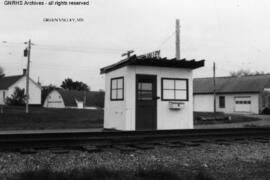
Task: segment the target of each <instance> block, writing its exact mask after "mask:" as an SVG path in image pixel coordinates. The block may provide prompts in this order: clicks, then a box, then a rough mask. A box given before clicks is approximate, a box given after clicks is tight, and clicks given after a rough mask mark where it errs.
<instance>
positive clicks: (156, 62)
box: [100, 55, 205, 74]
mask: <svg viewBox="0 0 270 180" xmlns="http://www.w3.org/2000/svg"><path fill="white" fill-rule="evenodd" d="M204 61H205V60H200V61H195V60H190V61H187V60H185V59H181V60H176V59H175V58H174V59H170V60H168V59H167V58H140V57H137V56H136V55H134V56H132V57H130V58H128V59H124V60H122V61H119V62H117V63H115V64H112V65H109V66H106V67H103V68H101V69H100V74H104V73H108V72H111V71H114V70H116V69H119V68H121V67H124V66H128V65H131V66H133V65H140V66H154V67H167V68H185V69H196V68H199V67H202V66H204Z"/></svg>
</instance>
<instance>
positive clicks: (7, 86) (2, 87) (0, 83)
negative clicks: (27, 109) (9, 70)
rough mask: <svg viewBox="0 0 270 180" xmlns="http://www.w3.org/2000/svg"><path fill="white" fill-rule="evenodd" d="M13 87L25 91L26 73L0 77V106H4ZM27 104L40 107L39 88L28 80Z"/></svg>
mask: <svg viewBox="0 0 270 180" xmlns="http://www.w3.org/2000/svg"><path fill="white" fill-rule="evenodd" d="M15 87H19V88H20V89H26V71H25V70H24V71H23V74H22V75H17V76H2V77H0V105H4V104H5V100H6V98H7V97H10V96H11V95H12V94H13V93H14V90H15ZM29 104H30V105H41V86H40V85H39V84H38V83H36V82H35V81H33V80H32V79H31V78H30V81H29Z"/></svg>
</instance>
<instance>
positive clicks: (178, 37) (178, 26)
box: [175, 19, 181, 60]
mask: <svg viewBox="0 0 270 180" xmlns="http://www.w3.org/2000/svg"><path fill="white" fill-rule="evenodd" d="M175 43H176V46H175V48H176V49H175V53H176V54H175V57H176V60H180V58H181V57H180V21H179V19H176V30H175Z"/></svg>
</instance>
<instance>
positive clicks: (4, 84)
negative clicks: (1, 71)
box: [0, 75, 24, 90]
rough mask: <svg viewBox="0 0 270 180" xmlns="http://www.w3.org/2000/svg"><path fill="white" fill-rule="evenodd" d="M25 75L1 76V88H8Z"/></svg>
mask: <svg viewBox="0 0 270 180" xmlns="http://www.w3.org/2000/svg"><path fill="white" fill-rule="evenodd" d="M23 76H24V75H18V76H6V77H0V89H1V90H3V89H8V88H9V87H10V86H11V85H12V84H14V83H15V82H16V81H18V80H19V79H21V78H22V77H23Z"/></svg>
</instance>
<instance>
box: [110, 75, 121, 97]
mask: <svg viewBox="0 0 270 180" xmlns="http://www.w3.org/2000/svg"><path fill="white" fill-rule="evenodd" d="M110 92H111V100H112V101H121V100H124V77H117V78H112V79H111V91H110Z"/></svg>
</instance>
